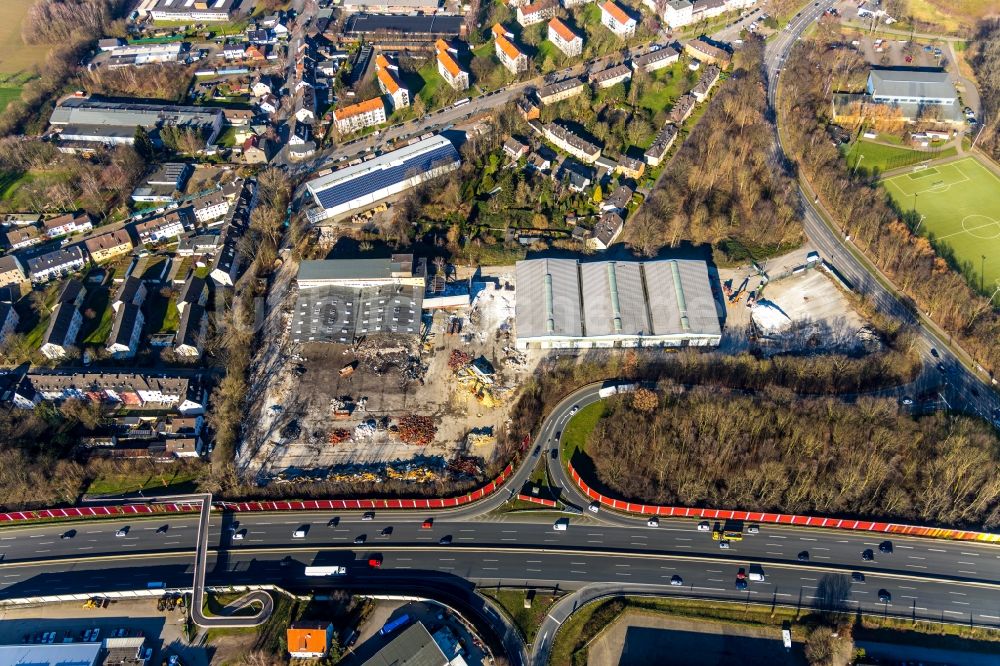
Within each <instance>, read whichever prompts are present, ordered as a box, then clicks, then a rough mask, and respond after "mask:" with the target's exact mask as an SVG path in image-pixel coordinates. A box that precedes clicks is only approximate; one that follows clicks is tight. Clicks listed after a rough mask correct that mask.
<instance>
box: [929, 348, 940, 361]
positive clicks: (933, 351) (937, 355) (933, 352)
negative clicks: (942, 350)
mask: <svg viewBox="0 0 1000 666" xmlns="http://www.w3.org/2000/svg"><path fill="white" fill-rule="evenodd" d="M931 356H933V357H934V358H941V355H940V354H938V350H937V349H935V348H934V347H931Z"/></svg>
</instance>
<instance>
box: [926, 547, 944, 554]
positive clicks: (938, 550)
mask: <svg viewBox="0 0 1000 666" xmlns="http://www.w3.org/2000/svg"><path fill="white" fill-rule="evenodd" d="M927 550H929V551H931V552H933V553H947V552H948V551H947V550H945V549H944V548H928V549H927Z"/></svg>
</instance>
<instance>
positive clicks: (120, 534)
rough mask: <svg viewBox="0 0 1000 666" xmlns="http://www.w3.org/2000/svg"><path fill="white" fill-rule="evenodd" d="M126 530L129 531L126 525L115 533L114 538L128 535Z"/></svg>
mask: <svg viewBox="0 0 1000 666" xmlns="http://www.w3.org/2000/svg"><path fill="white" fill-rule="evenodd" d="M128 529H129V528H128V525H126V526H125V527H123V528H121V529H120V530H118V531H117V532H115V536H116V537H123V536H125V535H126V534H128Z"/></svg>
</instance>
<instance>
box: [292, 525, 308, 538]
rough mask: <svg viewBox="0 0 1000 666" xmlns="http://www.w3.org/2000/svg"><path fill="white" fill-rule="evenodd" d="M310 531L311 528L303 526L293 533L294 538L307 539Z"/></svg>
mask: <svg viewBox="0 0 1000 666" xmlns="http://www.w3.org/2000/svg"><path fill="white" fill-rule="evenodd" d="M308 531H309V526H308V525H302V526H301V527H299V529H297V530H295V531H294V532H292V538H293V539H305V538H306V532H308Z"/></svg>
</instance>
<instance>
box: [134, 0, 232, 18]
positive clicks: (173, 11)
mask: <svg viewBox="0 0 1000 666" xmlns="http://www.w3.org/2000/svg"><path fill="white" fill-rule="evenodd" d="M236 4H237V0H156V4H155V5H153V7H152V8H151V9H150V10H149V15H150V16H151V17H152V18H153V20H154V21H228V20H229V19H230V16H231V14H232V12H233V10H234V9H235V8H236Z"/></svg>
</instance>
